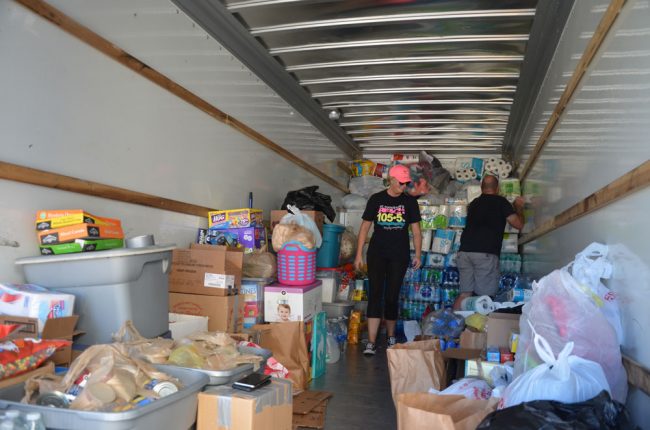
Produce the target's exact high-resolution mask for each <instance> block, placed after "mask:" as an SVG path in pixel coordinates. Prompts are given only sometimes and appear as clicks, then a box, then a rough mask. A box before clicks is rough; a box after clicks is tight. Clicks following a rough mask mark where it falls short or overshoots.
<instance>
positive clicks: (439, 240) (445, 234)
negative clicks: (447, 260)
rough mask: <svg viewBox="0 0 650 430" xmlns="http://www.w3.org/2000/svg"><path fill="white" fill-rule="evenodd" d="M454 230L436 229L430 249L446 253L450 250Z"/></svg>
mask: <svg viewBox="0 0 650 430" xmlns="http://www.w3.org/2000/svg"><path fill="white" fill-rule="evenodd" d="M455 235H456V232H455V231H454V230H436V234H435V236H434V238H433V245H432V246H431V251H432V252H435V253H436V254H448V253H449V252H450V251H451V247H452V244H453V243H454V237H455Z"/></svg>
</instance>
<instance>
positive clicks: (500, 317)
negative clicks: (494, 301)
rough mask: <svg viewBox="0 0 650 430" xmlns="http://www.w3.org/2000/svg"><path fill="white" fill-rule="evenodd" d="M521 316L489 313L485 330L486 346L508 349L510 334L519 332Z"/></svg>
mask: <svg viewBox="0 0 650 430" xmlns="http://www.w3.org/2000/svg"><path fill="white" fill-rule="evenodd" d="M520 316H521V315H514V314H500V313H495V312H493V313H491V314H490V315H488V319H487V324H486V325H485V330H486V331H487V346H498V347H505V348H508V347H509V346H510V334H511V333H512V332H513V331H515V332H518V331H519V317H520Z"/></svg>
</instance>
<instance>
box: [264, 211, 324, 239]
mask: <svg viewBox="0 0 650 430" xmlns="http://www.w3.org/2000/svg"><path fill="white" fill-rule="evenodd" d="M288 213H289V212H287V211H281V210H275V211H271V231H273V227H275V226H276V224H279V223H280V220H281V219H282V217H283V216H285V215H286V214H288ZM300 213H303V214H305V215H308V216H309V217H310V218H311V219H313V220H314V222H315V223H316V226H317V227H318V230H320V232H321V234H322V233H323V224H324V223H325V214H324V213H323V212H321V211H300Z"/></svg>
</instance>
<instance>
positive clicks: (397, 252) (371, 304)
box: [354, 164, 422, 355]
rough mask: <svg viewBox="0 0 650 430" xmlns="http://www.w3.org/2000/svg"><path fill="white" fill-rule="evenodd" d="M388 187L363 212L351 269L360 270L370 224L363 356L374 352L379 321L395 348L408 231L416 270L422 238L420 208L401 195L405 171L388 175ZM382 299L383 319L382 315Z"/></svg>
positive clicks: (394, 170) (407, 176)
mask: <svg viewBox="0 0 650 430" xmlns="http://www.w3.org/2000/svg"><path fill="white" fill-rule="evenodd" d="M388 175H389V179H390V186H389V188H388V189H387V190H386V191H382V192H379V193H377V194H373V195H372V196H371V197H370V199H369V200H368V203H367V205H366V210H365V211H364V212H363V216H362V218H363V222H362V223H361V228H360V229H359V241H358V244H357V255H356V258H355V259H354V267H355V268H356V269H357V270H360V269H361V268H362V266H363V246H364V245H365V243H366V238H367V237H368V230H370V226H371V225H372V224H373V223H374V227H375V229H374V233H373V235H372V239H371V240H370V245H369V246H368V255H367V259H368V279H369V281H370V291H369V294H368V311H367V316H368V344H367V345H366V349H365V350H364V351H363V353H364V354H366V355H374V354H375V352H376V341H377V331H378V329H379V323H380V322H381V318H382V317H384V318H385V320H386V331H387V335H388V346H389V347H390V346H393V345H394V344H395V322H396V320H397V310H398V306H399V302H398V301H399V292H400V288H401V286H402V281H403V280H404V274H405V273H406V269H407V268H408V266H409V263H410V252H409V235H408V228H409V226H411V230H412V231H413V244H414V246H415V258H414V259H413V267H415V268H419V267H420V264H421V262H420V254H421V249H422V235H421V232H420V208H419V207H418V202H417V200H416V199H415V198H414V197H411V196H409V195H408V194H405V193H404V190H405V188H406V187H407V186H408V184H409V183H410V181H411V177H410V173H409V169H408V168H407V167H406V166H403V165H401V164H398V165H396V166H393V167H392V168H391V169H390V171H389V172H388ZM382 297H383V304H384V309H383V315H382Z"/></svg>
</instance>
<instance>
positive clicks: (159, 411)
mask: <svg viewBox="0 0 650 430" xmlns="http://www.w3.org/2000/svg"><path fill="white" fill-rule="evenodd" d="M156 367H157V368H158V369H159V370H161V371H163V372H165V373H167V374H169V375H171V376H174V377H176V378H178V379H180V381H181V382H182V383H183V388H182V389H181V390H179V391H178V392H177V393H174V394H172V395H169V396H167V397H164V398H162V399H159V400H156V401H155V402H153V403H151V404H149V405H146V406H143V407H141V408H138V409H134V410H131V411H126V412H87V411H76V410H72V409H57V408H50V407H47V406H36V405H27V404H24V403H20V399H21V398H22V397H23V395H24V394H25V390H24V386H25V385H24V383H20V384H16V385H12V386H9V387H6V388H3V389H0V413H2V412H3V411H4V410H5V409H9V408H11V409H18V410H20V411H22V412H34V411H36V412H40V413H41V415H42V416H43V419H44V420H45V426H46V427H47V428H48V429H49V430H88V429H92V430H127V429H156V430H185V429H189V428H191V427H192V426H193V425H194V423H195V422H196V411H197V407H198V397H197V394H198V392H199V391H201V389H203V387H204V386H205V385H207V384H208V382H209V378H208V376H207V375H205V374H203V373H201V372H197V371H196V370H194V369H192V370H188V369H183V368H180V367H174V366H167V365H158V366H156Z"/></svg>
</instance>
